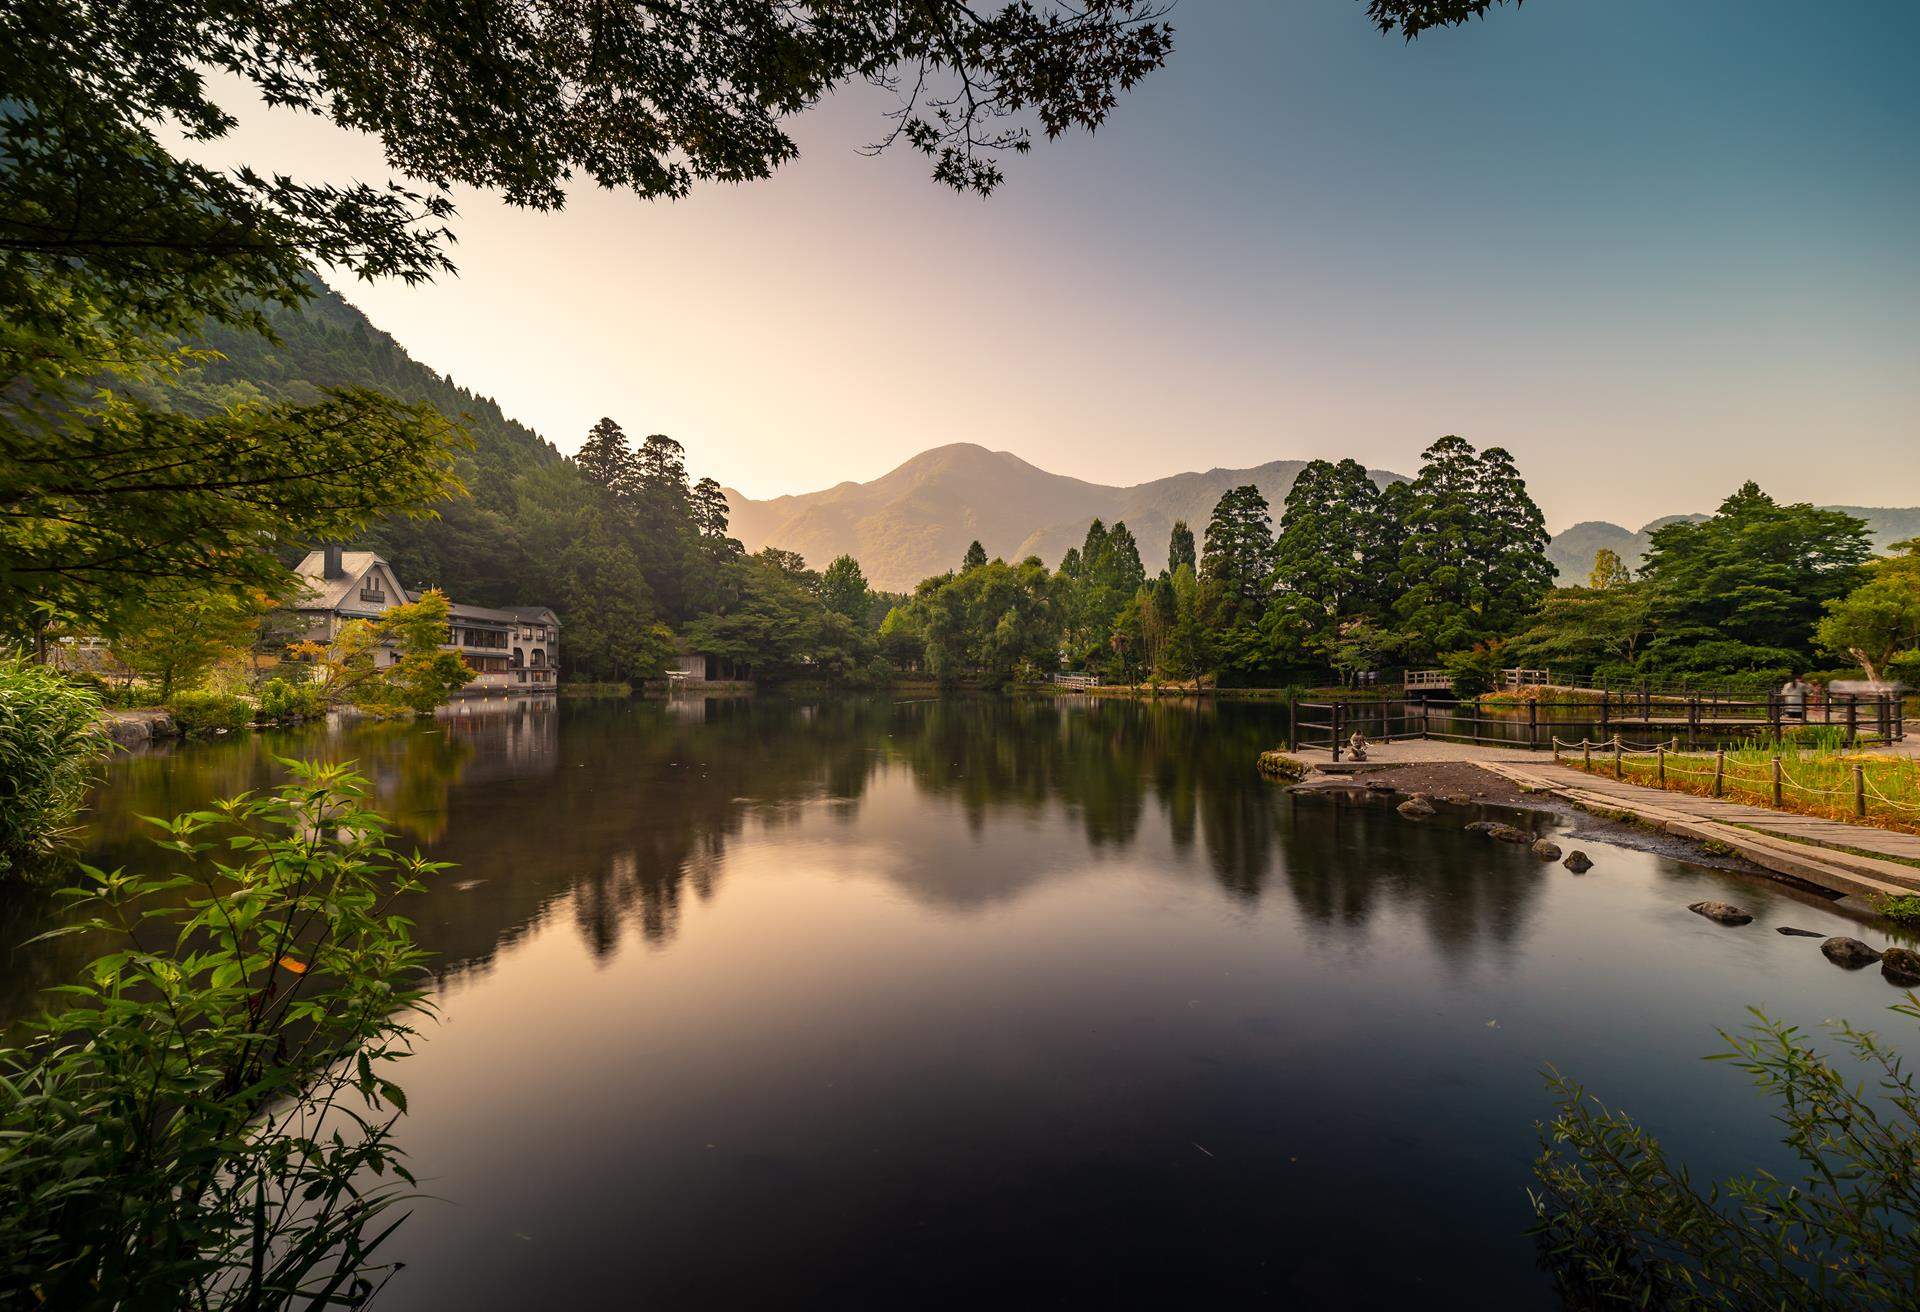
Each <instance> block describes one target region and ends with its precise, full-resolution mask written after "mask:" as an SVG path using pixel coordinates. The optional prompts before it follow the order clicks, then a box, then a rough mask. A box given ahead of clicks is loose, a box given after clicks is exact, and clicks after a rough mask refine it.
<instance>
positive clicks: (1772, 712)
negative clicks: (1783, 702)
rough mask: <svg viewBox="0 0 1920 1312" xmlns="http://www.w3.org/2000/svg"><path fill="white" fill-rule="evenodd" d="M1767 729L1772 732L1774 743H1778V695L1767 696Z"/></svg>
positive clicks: (1769, 694)
mask: <svg viewBox="0 0 1920 1312" xmlns="http://www.w3.org/2000/svg"><path fill="white" fill-rule="evenodd" d="M1767 728H1769V729H1771V730H1772V731H1773V737H1774V741H1775V742H1778V741H1779V740H1780V695H1779V694H1778V693H1774V692H1769V693H1768V694H1767Z"/></svg>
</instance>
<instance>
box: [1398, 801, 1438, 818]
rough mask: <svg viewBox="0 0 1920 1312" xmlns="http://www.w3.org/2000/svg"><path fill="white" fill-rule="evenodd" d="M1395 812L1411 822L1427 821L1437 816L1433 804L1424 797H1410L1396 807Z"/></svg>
mask: <svg viewBox="0 0 1920 1312" xmlns="http://www.w3.org/2000/svg"><path fill="white" fill-rule="evenodd" d="M1394 810H1396V811H1398V812H1399V813H1400V814H1401V815H1403V816H1405V817H1406V818H1407V819H1409V820H1425V819H1427V818H1428V817H1429V816H1432V815H1433V814H1435V812H1434V809H1433V803H1432V802H1429V801H1428V800H1427V799H1426V798H1424V797H1409V798H1408V799H1407V800H1406V801H1404V802H1402V803H1400V805H1399V806H1397V807H1395V808H1394Z"/></svg>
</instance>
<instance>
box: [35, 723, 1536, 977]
mask: <svg viewBox="0 0 1920 1312" xmlns="http://www.w3.org/2000/svg"><path fill="white" fill-rule="evenodd" d="M1283 732H1284V710H1283V709H1282V708H1280V707H1277V706H1263V705H1259V704H1228V705H1219V704H1215V703H1213V702H1210V701H1208V702H1197V703H1196V702H1191V701H1161V702H1134V701H1120V700H1105V699H1082V698H1075V699H1067V700H1063V699H1055V698H1049V697H1009V698H995V697H964V696H962V697H951V698H939V699H921V700H897V699H894V698H891V697H885V696H876V697H845V698H827V699H821V700H816V701H809V700H797V699H790V698H781V697H771V696H768V697H760V698H736V699H721V698H693V699H685V698H682V699H675V700H672V701H668V702H661V701H642V700H635V701H627V702H611V703H609V702H593V703H580V704H575V703H566V702H562V703H559V704H557V705H556V704H555V703H554V702H553V701H551V700H545V699H543V700H521V701H512V702H491V703H467V704H464V705H462V706H458V707H455V708H452V709H450V710H448V711H446V712H444V713H443V714H441V715H440V716H439V717H437V718H436V719H434V720H432V721H429V722H423V723H419V724H403V725H395V724H358V725H332V726H326V727H319V726H314V727H309V728H307V729H305V730H300V731H293V732H287V733H273V734H261V735H251V736H249V735H240V736H236V737H233V738H229V739H225V740H222V741H218V742H214V743H205V744H192V745H188V746H184V747H180V748H176V749H173V750H171V751H162V752H156V753H151V754H142V755H130V756H127V757H124V758H122V759H120V760H117V761H115V762H114V763H113V764H112V766H111V767H110V768H109V770H108V772H107V779H106V782H105V785H104V786H103V788H102V790H101V792H100V795H99V797H98V799H97V804H96V809H95V811H94V812H93V814H92V815H91V817H90V819H89V822H88V830H87V834H86V838H85V843H86V847H87V849H88V857H89V859H90V860H92V861H94V862H95V863H96V864H100V863H104V864H108V865H116V864H125V863H129V862H132V861H135V860H140V861H151V860H153V858H154V854H153V853H152V851H151V849H150V848H147V847H146V846H145V845H144V841H143V835H141V833H140V829H141V825H140V823H139V821H138V819H137V817H138V816H140V815H166V814H172V813H175V812H178V811H182V810H188V809H192V808H194V807H198V806H200V805H203V804H204V803H205V802H206V801H207V800H208V799H210V798H213V797H217V796H223V795H227V794H231V793H235V792H239V791H241V790H243V789H249V788H261V787H265V786H268V785H269V784H271V783H272V782H273V781H274V780H275V778H277V776H278V774H279V772H280V767H279V766H278V764H277V762H276V758H279V757H286V756H291V755H309V754H320V755H324V756H327V757H330V758H335V759H338V758H351V759H354V760H357V761H358V762H359V763H360V765H361V768H362V769H363V770H365V771H367V772H368V773H369V774H370V775H371V776H372V777H373V778H374V779H375V781H376V785H377V789H378V797H379V801H380V804H381V805H382V806H383V807H384V808H385V809H387V810H389V811H390V812H391V813H392V814H393V816H394V818H395V819H396V821H397V823H398V825H399V826H400V828H401V829H402V831H403V832H404V833H406V834H407V835H409V836H411V837H413V838H414V839H416V840H418V841H419V842H420V843H421V844H422V845H424V846H425V847H426V848H427V850H428V851H429V853H430V854H431V855H432V856H433V857H435V858H436V859H440V860H446V861H451V862H454V863H455V864H456V869H455V870H453V871H452V872H450V873H449V874H448V875H447V876H446V881H447V882H446V884H445V885H443V886H442V887H441V888H438V889H436V890H434V891H433V892H431V893H429V894H426V895H424V896H423V897H422V898H421V899H420V904H419V905H416V906H414V907H412V908H410V914H412V915H414V916H415V918H416V919H417V921H418V923H419V932H420V937H421V939H422V940H423V942H424V944H425V946H427V947H428V948H429V949H430V950H431V951H433V952H434V953H435V955H436V960H437V961H438V963H439V966H438V968H439V969H440V970H442V971H443V972H446V973H448V974H454V973H459V972H462V971H468V970H475V969H478V970H485V969H486V968H487V967H488V965H489V963H490V962H491V961H492V959H493V957H494V954H495V953H496V952H497V951H498V950H499V949H500V948H501V947H502V946H503V945H505V944H508V943H512V942H514V941H516V940H518V939H520V938H522V937H523V936H524V935H525V934H526V933H527V932H528V930H529V929H530V928H531V927H533V926H535V925H537V924H539V923H543V922H544V921H545V920H546V919H547V918H548V917H549V916H551V915H553V914H566V915H569V916H571V918H572V919H573V921H574V922H575V923H576V924H577V925H578V927H579V929H580V932H581V934H582V935H583V937H584V938H585V940H586V942H587V944H588V945H589V947H590V948H591V950H592V951H593V952H594V953H595V954H596V955H597V956H602V957H604V956H606V955H608V954H611V953H613V952H615V951H616V950H617V949H618V946H619V944H620V942H621V939H622V935H623V932H624V931H625V930H626V929H627V928H628V927H633V928H635V929H637V931H638V933H639V935H640V937H641V939H642V941H643V942H645V943H647V944H649V945H655V946H658V945H662V944H666V943H669V942H671V941H672V940H673V938H674V936H675V934H676V932H677V931H678V929H679V927H680V924H681V918H682V915H683V913H684V912H685V911H686V909H687V906H688V904H689V901H690V900H691V901H692V902H694V903H698V902H704V901H706V900H708V899H710V898H712V897H714V896H715V894H716V891H717V890H718V888H719V886H720V883H721V881H722V880H723V878H724V876H725V872H726V869H727V856H728V852H729V848H730V845H732V844H733V843H734V842H736V841H737V840H738V839H739V838H740V837H741V836H742V835H743V834H744V833H747V832H749V831H751V832H752V833H754V834H755V835H777V834H779V833H781V832H782V831H785V830H790V829H794V828H795V827H798V826H802V825H805V824H808V823H810V818H815V817H821V816H824V817H826V818H827V819H828V820H829V821H831V822H833V823H834V824H836V825H838V826H839V827H840V830H841V831H842V832H844V833H847V834H852V833H853V832H854V831H857V830H859V829H861V828H862V827H863V825H867V824H870V823H872V817H871V816H867V815H864V814H863V812H864V811H865V810H866V809H867V807H868V799H869V795H870V793H872V792H873V790H875V789H876V787H879V786H880V785H881V783H882V782H883V781H884V782H885V783H886V784H887V785H888V786H890V787H895V788H898V787H903V786H904V787H908V788H910V789H911V792H912V795H913V796H914V797H915V798H917V799H919V800H918V801H917V802H916V803H915V804H914V809H913V814H911V815H909V816H907V817H906V818H904V819H902V818H900V817H899V816H890V818H889V820H888V824H889V825H890V826H892V827H891V828H890V829H889V830H888V835H889V841H890V842H892V844H893V848H894V849H895V850H900V851H904V853H905V855H904V857H903V859H902V860H901V861H900V863H899V864H900V867H901V868H900V870H899V871H898V872H897V874H896V876H895V877H896V878H898V880H899V881H900V883H901V885H902V887H903V889H904V890H905V891H907V892H908V893H909V894H910V895H912V896H915V897H919V898H921V899H923V900H926V901H929V902H933V903H937V904H939V905H940V906H942V907H946V908H950V909H956V910H967V909H973V908H979V907H982V906H985V905H989V904H991V903H993V902H994V901H997V900H1004V899H1006V898H1010V897H1017V896H1020V895H1022V894H1023V893H1024V892H1025V891H1027V890H1029V889H1031V888H1034V887H1037V886H1038V885H1039V884H1042V883H1044V882H1046V881H1047V880H1049V879H1051V878H1054V877H1056V876H1057V874H1058V872H1059V871H1060V870H1061V869H1063V868H1068V867H1070V866H1072V865H1073V864H1074V861H1075V860H1076V859H1077V858H1079V857H1085V858H1087V859H1098V858H1099V856H1100V854H1102V853H1108V854H1116V853H1121V852H1125V851H1127V850H1128V849H1134V848H1136V847H1137V848H1139V849H1140V850H1141V851H1145V852H1155V851H1158V850H1160V849H1159V847H1158V846H1156V845H1160V846H1163V847H1164V849H1165V850H1166V851H1168V852H1169V853H1171V854H1173V856H1172V859H1173V860H1174V862H1175V863H1176V864H1180V863H1185V862H1187V861H1188V859H1189V858H1190V857H1193V856H1194V855H1195V854H1196V845H1197V855H1198V858H1200V859H1202V860H1204V863H1205V866H1206V868H1208V869H1209V870H1210V871H1211V872H1212V875H1213V877H1214V878H1215V879H1216V880H1217V881H1218V884H1219V885H1220V887H1221V888H1222V889H1223V890H1224V892H1225V894H1226V895H1227V897H1228V898H1229V899H1230V901H1232V902H1235V903H1241V904H1249V905H1250V904H1252V903H1255V902H1256V901H1258V900H1259V899H1260V898H1262V897H1263V896H1264V895H1266V894H1267V893H1268V892H1269V889H1270V886H1271V885H1272V883H1273V881H1274V879H1275V877H1276V874H1277V875H1278V877H1279V881H1280V885H1281V886H1282V887H1284V888H1285V889H1286V890H1287V892H1288V893H1289V894H1290V896H1291V897H1292V899H1293V900H1294V902H1295V903H1297V905H1298V908H1299V912H1300V914H1301V915H1303V916H1304V917H1306V918H1307V919H1309V920H1311V921H1314V922H1319V923H1325V924H1329V925H1333V924H1339V925H1346V926H1354V927H1359V926H1363V925H1364V924H1365V923H1366V922H1367V921H1368V920H1369V919H1370V918H1371V917H1373V916H1374V915H1375V914H1377V912H1378V911H1379V909H1380V908H1381V907H1382V905H1383V904H1386V905H1392V906H1394V907H1395V908H1396V909H1397V910H1399V911H1400V912H1402V913H1405V914H1411V915H1414V916H1417V917H1418V918H1419V919H1420V921H1421V922H1422V923H1423V924H1424V925H1425V928H1426V931H1427V933H1428V934H1429V935H1430V936H1431V937H1432V939H1433V941H1434V942H1435V943H1436V944H1437V945H1439V946H1440V948H1442V949H1443V950H1444V951H1445V952H1446V954H1447V955H1448V956H1449V957H1450V958H1455V959H1459V960H1462V961H1464V960H1465V959H1466V958H1467V957H1468V955H1470V953H1471V951H1472V950H1473V948H1474V946H1475V945H1476V944H1477V943H1481V942H1485V941H1489V940H1490V941H1492V942H1494V943H1496V944H1497V943H1502V942H1506V941H1509V940H1511V939H1512V938H1513V937H1514V935H1516V934H1517V933H1518V931H1519V929H1520V926H1521V924H1522V922H1523V921H1524V919H1525V917H1526V915H1527V911H1528V906H1529V904H1530V901H1531V899H1532V889H1533V888H1534V887H1535V885H1536V883H1537V881H1538V879H1539V878H1540V870H1539V867H1538V863H1535V862H1533V861H1531V860H1530V859H1528V858H1526V857H1525V854H1524V853H1521V852H1516V851H1512V850H1509V849H1508V848H1505V847H1501V846H1499V845H1491V844H1485V843H1476V842H1474V840H1471V839H1469V838H1465V837H1463V836H1462V835H1461V834H1459V833H1458V832H1457V831H1453V830H1450V829H1446V828H1442V827H1436V826H1424V827H1423V826H1415V825H1411V824H1408V823H1406V822H1403V821H1401V820H1399V819H1398V818H1397V817H1395V816H1393V815H1392V814H1391V813H1390V812H1385V811H1383V810H1381V809H1375V808H1366V807H1359V808H1356V807H1351V806H1337V805H1335V804H1332V803H1328V802H1325V801H1319V800H1315V801H1296V800H1295V799H1293V798H1292V797H1290V796H1289V795H1288V794H1287V793H1286V792H1285V791H1284V790H1282V789H1280V788H1277V787H1275V786H1273V785H1271V784H1268V783H1266V782H1264V781H1262V780H1261V779H1260V778H1259V777H1258V776H1257V775H1256V774H1255V773H1254V771H1253V768H1252V762H1253V760H1254V758H1255V757H1256V756H1257V755H1258V753H1259V752H1260V751H1261V750H1262V749H1263V748H1265V747H1268V746H1270V745H1271V744H1272V743H1274V742H1275V741H1278V740H1279V739H1280V738H1281V737H1282V736H1283ZM956 811H957V813H958V815H959V816H960V817H961V818H962V819H963V821H964V828H965V830H966V832H967V833H968V834H970V835H972V836H973V838H974V839H975V840H976V841H977V842H979V843H986V842H987V841H988V840H990V839H995V838H996V836H995V835H994V833H993V831H994V830H995V829H996V827H1005V826H1014V825H1018V826H1020V827H1021V828H1020V829H1019V831H1018V833H1017V834H1014V835H1013V836H1012V838H1011V839H1009V838H1008V837H1007V835H1000V836H999V838H998V840H997V841H998V842H999V845H998V846H992V847H991V851H992V852H993V856H992V857H991V859H988V858H986V857H984V856H982V855H980V854H981V853H984V852H986V851H988V850H989V848H988V847H980V848H978V849H977V851H976V852H968V851H963V850H959V849H958V848H956V847H955V845H954V844H953V843H952V842H951V840H950V838H948V837H943V834H944V831H943V830H941V829H940V828H939V823H943V822H939V821H938V817H939V815H941V814H942V813H943V812H944V813H946V814H952V813H954V812H956ZM1008 842H1012V843H1013V846H1011V847H1009V846H1008V845H1007V844H1008ZM562 902H565V903H566V904H567V905H566V906H565V907H564V908H562V907H560V906H558V904H560V903H562ZM0 913H4V914H6V915H7V916H8V923H6V924H4V925H0V929H3V930H5V931H6V932H7V934H8V944H9V946H11V944H13V943H17V942H19V941H20V940H21V939H23V938H25V937H27V936H29V935H30V934H31V933H34V932H38V930H39V929H40V928H44V927H46V926H47V925H48V924H49V923H51V921H50V917H52V916H54V915H56V914H57V910H55V909H52V908H49V907H46V906H42V905H39V904H37V903H35V902H33V901H32V899H20V898H16V899H15V901H14V903H12V904H11V905H9V906H5V907H0ZM88 951H89V947H88V945H85V944H83V943H81V942H78V941H76V940H74V939H66V940H59V941H57V944H56V945H43V946H42V947H38V948H35V949H30V950H27V951H26V952H20V951H16V952H15V954H14V964H15V966H16V969H13V970H9V971H8V972H7V975H8V980H9V983H8V985H7V986H6V987H7V988H8V989H9V990H11V992H10V993H9V994H8V995H5V996H0V1007H5V1008H6V1011H7V1013H8V1014H11V1012H12V1011H13V1010H14V1009H15V1008H17V1006H18V1005H20V1003H21V1002H22V1001H23V1000H24V999H23V997H22V996H21V995H22V994H23V993H26V992H30V991H31V990H33V989H36V988H38V987H42V986H44V984H46V983H51V982H54V980H55V979H56V978H58V976H59V972H60V970H61V969H63V968H70V967H71V966H73V965H75V964H77V963H78V962H79V961H81V960H84V959H85V957H86V955H87V952H88ZM28 980H31V981H32V982H30V983H29V982H27V981H28Z"/></svg>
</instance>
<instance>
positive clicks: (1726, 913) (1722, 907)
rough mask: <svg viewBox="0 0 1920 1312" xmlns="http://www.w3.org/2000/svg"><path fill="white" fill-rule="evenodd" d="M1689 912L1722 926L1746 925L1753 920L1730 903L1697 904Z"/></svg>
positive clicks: (1689, 908)
mask: <svg viewBox="0 0 1920 1312" xmlns="http://www.w3.org/2000/svg"><path fill="white" fill-rule="evenodd" d="M1687 910H1689V911H1691V912H1693V914H1694V915H1696V916H1705V917H1706V918H1707V919H1708V920H1712V921H1716V922H1718V923H1719V924H1722V925H1745V924H1748V923H1750V922H1751V921H1752V920H1753V917H1752V916H1750V915H1748V914H1747V913H1746V912H1744V911H1742V910H1741V909H1740V908H1739V907H1736V906H1734V905H1733V904H1732V903H1730V902H1695V903H1694V904H1693V905H1692V906H1690V907H1688V908H1687Z"/></svg>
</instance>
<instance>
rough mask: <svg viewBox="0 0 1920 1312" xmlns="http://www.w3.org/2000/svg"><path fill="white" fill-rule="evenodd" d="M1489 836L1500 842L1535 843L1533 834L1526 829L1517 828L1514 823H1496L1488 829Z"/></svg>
mask: <svg viewBox="0 0 1920 1312" xmlns="http://www.w3.org/2000/svg"><path fill="white" fill-rule="evenodd" d="M1487 837H1488V838H1491V839H1493V840H1494V841H1495V842H1499V843H1525V844H1528V845H1531V844H1532V843H1533V835H1532V834H1530V833H1528V832H1527V831H1526V830H1524V829H1516V828H1514V827H1513V826H1512V825H1495V826H1494V827H1493V828H1491V829H1489V830H1487Z"/></svg>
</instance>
